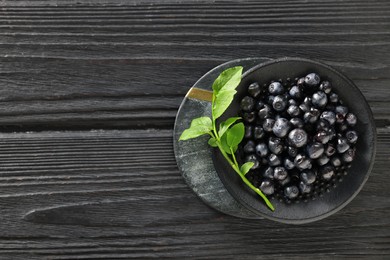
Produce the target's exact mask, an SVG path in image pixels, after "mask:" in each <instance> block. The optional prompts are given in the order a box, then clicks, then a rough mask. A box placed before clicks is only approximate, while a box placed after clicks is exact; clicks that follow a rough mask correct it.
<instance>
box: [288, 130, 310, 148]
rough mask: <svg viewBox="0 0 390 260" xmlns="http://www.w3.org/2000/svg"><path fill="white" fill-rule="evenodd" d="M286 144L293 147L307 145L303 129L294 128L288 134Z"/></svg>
mask: <svg viewBox="0 0 390 260" xmlns="http://www.w3.org/2000/svg"><path fill="white" fill-rule="evenodd" d="M288 142H289V143H290V145H292V146H294V147H302V146H304V145H305V144H306V143H307V133H306V132H305V130H303V129H300V128H296V129H294V130H292V131H291V132H290V133H289V134H288Z"/></svg>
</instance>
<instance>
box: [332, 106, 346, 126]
mask: <svg viewBox="0 0 390 260" xmlns="http://www.w3.org/2000/svg"><path fill="white" fill-rule="evenodd" d="M335 113H336V122H337V123H342V122H344V119H345V116H346V115H347V113H348V108H347V107H345V106H336V108H335Z"/></svg>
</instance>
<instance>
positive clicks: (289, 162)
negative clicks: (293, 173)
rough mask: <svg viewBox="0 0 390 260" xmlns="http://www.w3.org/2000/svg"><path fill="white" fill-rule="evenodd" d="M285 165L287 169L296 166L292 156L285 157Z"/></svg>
mask: <svg viewBox="0 0 390 260" xmlns="http://www.w3.org/2000/svg"><path fill="white" fill-rule="evenodd" d="M283 165H284V168H286V169H287V170H291V169H294V167H295V164H294V161H292V160H291V159H290V158H285V159H284V162H283Z"/></svg>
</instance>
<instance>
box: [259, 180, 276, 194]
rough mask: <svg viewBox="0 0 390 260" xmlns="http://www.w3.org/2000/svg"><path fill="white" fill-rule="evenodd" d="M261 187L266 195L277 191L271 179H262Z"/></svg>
mask: <svg viewBox="0 0 390 260" xmlns="http://www.w3.org/2000/svg"><path fill="white" fill-rule="evenodd" d="M259 188H260V190H261V191H262V192H263V193H264V194H265V195H271V194H273V193H274V192H275V187H274V184H273V182H272V181H271V180H264V181H262V182H261V184H260V187H259Z"/></svg>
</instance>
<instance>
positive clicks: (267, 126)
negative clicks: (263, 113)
mask: <svg viewBox="0 0 390 260" xmlns="http://www.w3.org/2000/svg"><path fill="white" fill-rule="evenodd" d="M274 124H275V120H274V119H271V118H267V119H265V120H264V123H263V129H264V131H266V132H272V128H273V127H274Z"/></svg>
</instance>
